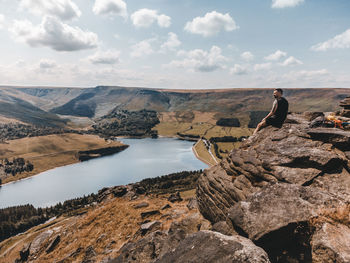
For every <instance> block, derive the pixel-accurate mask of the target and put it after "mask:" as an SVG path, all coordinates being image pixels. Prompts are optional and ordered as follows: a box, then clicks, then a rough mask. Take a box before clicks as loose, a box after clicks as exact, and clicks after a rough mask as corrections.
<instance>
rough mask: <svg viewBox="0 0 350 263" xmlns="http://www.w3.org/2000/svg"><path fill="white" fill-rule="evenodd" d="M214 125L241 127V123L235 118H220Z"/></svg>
mask: <svg viewBox="0 0 350 263" xmlns="http://www.w3.org/2000/svg"><path fill="white" fill-rule="evenodd" d="M216 125H218V126H224V127H241V123H240V122H239V119H237V118H221V119H219V120H218V121H217V122H216Z"/></svg>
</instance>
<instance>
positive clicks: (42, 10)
mask: <svg viewBox="0 0 350 263" xmlns="http://www.w3.org/2000/svg"><path fill="white" fill-rule="evenodd" d="M20 7H21V9H23V10H28V11H29V12H31V13H33V14H35V15H39V16H43V15H51V16H55V17H59V18H60V19H62V20H71V19H73V18H77V17H80V16H81V11H80V10H79V8H78V6H77V5H76V4H75V3H74V2H73V1H71V0H22V1H21V3H20Z"/></svg>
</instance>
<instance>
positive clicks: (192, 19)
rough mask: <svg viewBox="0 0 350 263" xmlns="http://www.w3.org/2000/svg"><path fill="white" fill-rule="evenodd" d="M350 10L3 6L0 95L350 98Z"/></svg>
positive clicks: (127, 3)
mask: <svg viewBox="0 0 350 263" xmlns="http://www.w3.org/2000/svg"><path fill="white" fill-rule="evenodd" d="M349 14H350V1H349V0H218V1H212V0H176V1H174V0H0V52H1V57H0V85H21V86H55V87H57V86H64V87H94V86H98V85H112V86H130V87H150V88H172V89H174V88H176V89H213V88H214V89H215V88H220V89H222V88H323V87H325V88H326V87H330V88H349V87H350V15H349Z"/></svg>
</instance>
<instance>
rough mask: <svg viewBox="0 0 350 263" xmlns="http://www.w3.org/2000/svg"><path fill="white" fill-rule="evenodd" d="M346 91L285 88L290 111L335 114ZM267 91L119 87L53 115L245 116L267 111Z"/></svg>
mask: <svg viewBox="0 0 350 263" xmlns="http://www.w3.org/2000/svg"><path fill="white" fill-rule="evenodd" d="M349 93H350V90H349V89H286V90H285V97H286V98H287V99H288V100H289V102H290V110H291V111H297V112H301V111H335V110H337V109H338V107H337V105H338V103H339V101H340V100H341V99H342V98H344V97H346V96H347V95H348V94H349ZM272 101H273V98H272V90H271V89H228V90H200V91H197V90H187V91H184V90H180V91H176V90H159V89H144V88H123V87H96V88H91V89H86V90H84V91H83V93H82V94H80V95H78V96H77V97H75V98H72V100H70V101H69V102H67V103H66V104H63V105H61V106H59V107H56V108H54V109H52V110H51V112H53V113H58V114H63V115H75V116H84V117H100V116H102V115H104V114H106V113H107V112H108V111H110V110H112V109H114V108H115V107H117V108H119V109H127V110H142V109H147V110H155V111H158V112H169V111H170V112H171V111H193V110H196V111H202V112H218V113H226V114H233V113H238V114H242V113H247V114H248V112H249V111H268V110H270V108H271V105H272Z"/></svg>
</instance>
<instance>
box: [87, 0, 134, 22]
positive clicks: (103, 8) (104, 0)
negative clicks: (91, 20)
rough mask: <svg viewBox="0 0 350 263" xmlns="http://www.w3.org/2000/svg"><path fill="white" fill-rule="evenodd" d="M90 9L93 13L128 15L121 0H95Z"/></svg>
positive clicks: (125, 16)
mask: <svg viewBox="0 0 350 263" xmlns="http://www.w3.org/2000/svg"><path fill="white" fill-rule="evenodd" d="M92 11H93V12H94V14H95V15H118V16H121V17H124V18H127V16H128V12H127V7H126V3H125V2H124V1H123V0H96V1H95V4H94V7H93V8H92Z"/></svg>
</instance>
